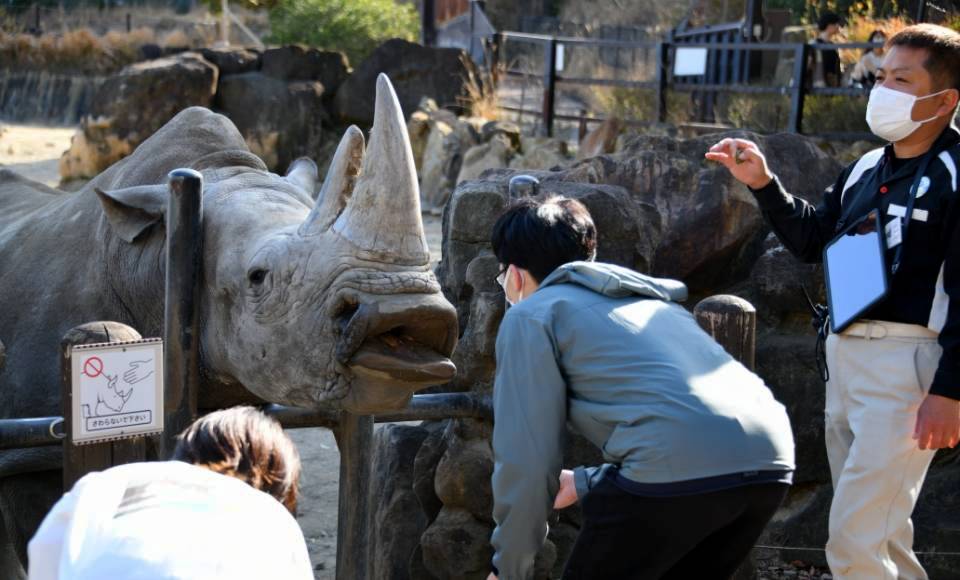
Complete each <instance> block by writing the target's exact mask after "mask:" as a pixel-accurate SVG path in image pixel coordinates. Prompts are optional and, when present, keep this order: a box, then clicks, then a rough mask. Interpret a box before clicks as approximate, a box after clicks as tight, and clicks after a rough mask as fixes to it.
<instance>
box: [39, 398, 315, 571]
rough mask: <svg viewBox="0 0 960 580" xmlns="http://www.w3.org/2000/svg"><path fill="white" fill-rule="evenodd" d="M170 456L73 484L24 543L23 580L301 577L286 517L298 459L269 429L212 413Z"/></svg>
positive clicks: (298, 535)
mask: <svg viewBox="0 0 960 580" xmlns="http://www.w3.org/2000/svg"><path fill="white" fill-rule="evenodd" d="M174 458H175V459H178V460H179V461H167V462H154V463H131V464H127V465H120V466H117V467H113V468H111V469H108V470H106V471H103V472H97V473H90V474H88V475H87V476H85V477H83V478H82V479H81V480H80V481H78V482H77V483H76V485H75V486H74V487H73V489H72V490H71V491H70V492H68V493H66V494H65V495H64V496H63V497H62V498H61V499H60V501H58V502H57V504H56V505H55V506H54V507H53V509H52V510H51V511H50V513H49V514H47V517H46V518H45V519H44V521H43V524H41V526H40V529H39V530H38V531H37V534H36V536H34V538H33V539H32V540H31V541H30V545H29V577H30V580H56V579H61V580H67V579H69V580H87V579H90V580H94V579H96V580H103V579H107V578H109V579H110V580H134V579H143V580H147V579H151V580H155V579H161V578H162V579H176V580H185V579H197V580H200V579H221V578H222V579H243V578H250V579H263V578H284V579H288V578H289V579H293V580H309V579H312V578H313V570H312V568H311V566H310V559H309V556H308V554H307V547H306V543H305V542H304V539H303V533H302V532H301V531H300V528H299V526H298V525H297V522H296V520H295V519H294V518H293V516H292V515H291V514H292V513H293V511H294V510H295V507H296V496H297V483H298V480H299V477H300V457H299V455H298V454H297V450H296V447H294V445H293V442H292V441H291V440H290V438H289V437H288V436H287V435H286V433H284V432H283V429H282V428H281V427H280V424H279V423H277V422H276V421H275V420H273V419H271V418H269V417H267V416H265V415H264V414H263V413H261V412H260V411H258V410H256V409H254V408H252V407H234V408H232V409H227V410H223V411H217V412H215V413H211V414H209V415H206V416H204V417H202V418H200V419H199V420H197V421H196V422H195V423H193V425H191V426H190V427H189V428H188V429H187V430H186V431H184V432H183V434H181V435H180V439H179V442H178V444H177V448H176V451H175V452H174Z"/></svg>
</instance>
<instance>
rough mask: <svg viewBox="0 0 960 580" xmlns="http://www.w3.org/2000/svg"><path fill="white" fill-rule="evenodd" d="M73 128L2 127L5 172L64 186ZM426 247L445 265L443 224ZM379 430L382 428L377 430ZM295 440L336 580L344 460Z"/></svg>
mask: <svg viewBox="0 0 960 580" xmlns="http://www.w3.org/2000/svg"><path fill="white" fill-rule="evenodd" d="M74 131H75V129H74V128H62V127H39V126H27V125H10V124H0V168H4V169H11V170H13V171H16V172H18V173H20V174H21V175H23V176H25V177H28V178H30V179H33V180H36V181H39V182H41V183H44V184H46V185H49V186H51V187H56V186H57V184H58V183H59V181H60V175H59V173H58V160H59V159H60V155H61V154H62V153H63V152H64V151H66V150H67V149H68V148H69V146H70V137H71V136H72V135H73V133H74ZM423 219H424V228H425V229H426V233H427V243H428V244H429V245H430V252H431V254H432V257H433V260H434V262H437V261H439V259H440V239H441V231H440V218H439V217H436V216H429V215H424V217H423ZM378 427H379V426H378ZM290 435H291V437H292V438H293V440H294V442H295V443H296V444H297V448H298V449H299V451H300V457H301V459H302V461H303V468H304V470H303V478H302V482H301V493H302V495H301V499H300V504H299V512H300V514H299V517H298V518H297V519H298V521H299V522H300V526H301V528H303V535H304V537H306V539H307V547H308V548H309V550H310V559H311V562H312V563H313V566H314V575H315V576H316V578H317V580H333V578H334V572H335V565H336V560H337V493H338V486H337V481H338V478H339V469H340V454H339V453H338V451H337V443H336V440H335V439H334V437H333V433H332V432H330V431H328V430H326V429H296V430H291V431H290Z"/></svg>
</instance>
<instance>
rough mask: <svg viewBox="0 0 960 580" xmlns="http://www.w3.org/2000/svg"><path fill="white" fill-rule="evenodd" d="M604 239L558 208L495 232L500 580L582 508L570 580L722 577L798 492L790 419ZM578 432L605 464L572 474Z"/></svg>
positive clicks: (526, 570) (580, 210)
mask: <svg viewBox="0 0 960 580" xmlns="http://www.w3.org/2000/svg"><path fill="white" fill-rule="evenodd" d="M596 236H597V234H596V229H595V228H594V224H593V220H592V219H591V217H590V214H589V213H588V212H587V210H586V208H585V207H584V206H583V205H582V204H580V203H579V202H577V201H575V200H571V199H566V198H560V197H555V198H549V199H546V200H542V201H538V200H534V199H531V198H527V199H524V200H521V201H520V202H519V203H517V204H516V205H514V206H512V207H510V208H509V209H508V210H507V211H506V212H505V213H504V214H503V215H502V216H501V217H500V218H499V220H498V221H497V223H496V225H495V226H494V230H493V251H494V253H495V254H496V256H497V259H498V260H499V262H500V268H501V272H500V275H499V276H498V282H500V284H501V285H502V286H503V289H504V293H505V294H506V299H507V301H508V302H509V303H511V304H514V306H512V307H511V308H510V309H509V310H507V313H506V315H505V316H504V318H503V322H502V323H501V326H500V331H499V334H498V335H497V346H496V353H497V354H496V356H497V372H496V383H495V386H494V412H495V416H496V421H495V423H494V432H493V452H494V460H495V467H494V473H493V495H494V519H495V520H496V522H497V528H496V530H495V531H494V533H493V538H492V544H493V547H494V549H495V550H496V553H495V555H494V557H493V565H494V573H493V574H491V577H493V578H496V577H498V576H499V578H500V580H526V579H528V578H531V577H532V574H533V569H534V558H535V556H536V554H537V552H538V550H539V549H540V547H541V546H542V544H543V541H544V539H545V538H546V535H547V518H548V517H549V515H550V510H551V508H552V507H553V506H554V505H556V507H557V508H563V507H566V506H567V505H569V504H571V503H573V502H575V501H577V500H578V499H579V500H581V502H582V507H583V527H582V528H581V529H580V535H579V537H578V538H577V542H576V545H575V546H574V549H573V554H572V555H571V556H570V559H569V561H568V562H567V564H566V570H565V572H564V576H563V577H564V578H565V579H567V580H575V579H588V578H589V579H592V578H617V579H618V580H631V579H656V578H667V577H669V578H682V579H685V578H700V579H709V578H717V579H720V578H723V579H726V578H728V577H729V576H730V575H731V574H732V573H733V572H734V570H735V569H736V568H737V566H738V565H739V564H740V562H741V561H742V560H743V559H744V558H745V557H746V555H747V553H748V552H749V550H750V549H751V547H752V546H753V544H754V541H755V540H756V539H757V537H758V536H759V535H760V533H761V532H762V531H763V528H764V526H765V525H766V523H767V521H768V520H769V519H770V517H771V516H772V515H773V513H774V512H775V511H776V509H777V507H778V506H779V505H780V502H781V501H782V499H783V497H784V495H785V494H786V492H787V489H788V487H789V484H790V482H791V478H792V473H793V469H794V457H793V435H792V433H791V431H790V423H789V420H788V419H787V414H786V412H785V410H784V408H783V406H782V405H781V404H780V403H778V402H777V401H776V400H775V399H774V398H773V395H772V394H771V393H770V390H769V389H767V387H766V386H765V385H764V384H763V381H761V380H760V379H759V378H758V377H757V376H756V375H754V374H753V373H751V372H750V371H748V370H747V369H746V368H745V367H743V366H742V365H741V364H740V363H738V362H737V361H735V360H734V359H733V358H732V357H731V356H730V355H729V354H727V353H726V351H724V349H723V348H722V347H721V346H720V345H719V344H717V343H716V342H714V341H713V339H712V338H710V336H709V335H707V334H706V332H704V331H703V330H702V329H701V328H700V327H699V326H698V325H697V323H696V321H695V320H694V318H693V316H691V315H690V313H688V312H687V311H686V310H684V309H683V308H682V307H680V306H679V305H677V304H675V303H674V300H677V299H682V298H685V297H686V288H685V287H684V286H683V284H681V283H679V282H675V281H672V280H661V279H656V278H651V277H648V276H644V275H642V274H638V273H637V272H634V271H632V270H628V269H626V268H621V267H618V266H614V265H611V264H600V263H595V262H592V261H590V260H592V259H593V256H594V254H595V252H596V239H597V237H596ZM568 422H569V424H570V425H571V426H572V427H573V428H574V429H575V430H577V431H579V432H580V433H581V434H583V436H585V437H586V438H587V439H589V440H590V441H591V442H592V443H593V444H594V445H596V446H597V447H598V448H600V449H601V450H602V451H603V455H604V459H605V460H606V461H608V462H609V463H607V464H606V465H603V466H600V467H592V468H577V469H576V470H574V471H563V472H562V474H561V465H562V459H563V457H562V450H563V439H564V432H565V429H564V427H565V425H566V424H567V423H568ZM555 498H556V499H555Z"/></svg>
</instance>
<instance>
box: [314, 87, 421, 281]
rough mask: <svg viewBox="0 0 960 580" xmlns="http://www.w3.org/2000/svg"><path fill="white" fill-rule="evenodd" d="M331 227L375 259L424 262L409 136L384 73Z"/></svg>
mask: <svg viewBox="0 0 960 580" xmlns="http://www.w3.org/2000/svg"><path fill="white" fill-rule="evenodd" d="M333 230H334V231H335V232H337V233H338V234H340V236H342V237H344V238H346V239H347V240H349V241H350V242H351V243H352V244H353V245H354V246H356V247H357V248H358V249H360V250H362V251H364V252H366V253H367V254H368V255H369V256H371V257H373V258H375V259H380V260H383V261H385V262H390V263H397V264H407V265H417V266H420V265H425V264H427V263H429V261H430V253H429V251H428V249H427V240H426V236H425V235H424V232H423V221H422V219H421V217H420V186H419V184H418V183H417V169H416V166H415V165H414V162H413V151H412V150H411V148H410V137H409V135H408V134H407V125H406V123H405V122H404V117H403V111H402V110H401V109H400V101H399V100H397V94H396V92H394V90H393V86H392V85H391V84H390V79H388V78H387V76H386V75H384V74H381V75H380V76H379V78H377V101H376V110H375V112H374V117H373V129H371V130H370V145H369V147H367V152H366V155H364V157H363V167H362V169H361V171H360V177H359V179H357V184H356V186H355V187H354V189H353V195H352V196H351V197H350V201H349V203H348V204H347V208H346V209H345V210H344V211H343V213H342V214H340V217H338V218H337V220H336V222H334V224H333Z"/></svg>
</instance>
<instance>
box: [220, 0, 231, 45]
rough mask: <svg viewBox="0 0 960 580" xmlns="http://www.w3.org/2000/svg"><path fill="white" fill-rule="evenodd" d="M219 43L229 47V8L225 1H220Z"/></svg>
mask: <svg viewBox="0 0 960 580" xmlns="http://www.w3.org/2000/svg"><path fill="white" fill-rule="evenodd" d="M220 42H222V43H223V46H230V7H229V6H228V5H227V0H220Z"/></svg>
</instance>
